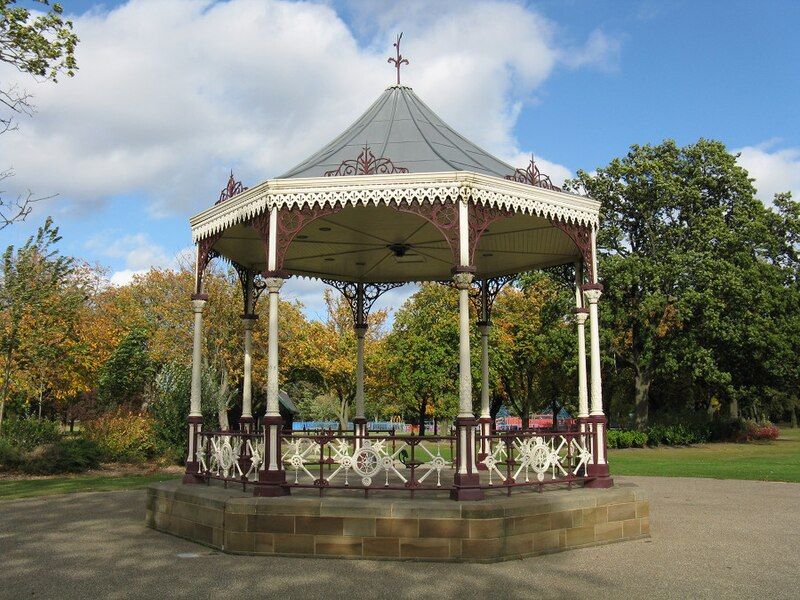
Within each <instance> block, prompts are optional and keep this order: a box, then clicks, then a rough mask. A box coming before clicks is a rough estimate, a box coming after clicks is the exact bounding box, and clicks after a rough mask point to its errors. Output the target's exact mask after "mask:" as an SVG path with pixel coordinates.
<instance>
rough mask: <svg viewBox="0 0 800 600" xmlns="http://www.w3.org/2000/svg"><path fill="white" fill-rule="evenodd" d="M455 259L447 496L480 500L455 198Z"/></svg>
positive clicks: (462, 237) (464, 258) (464, 255)
mask: <svg viewBox="0 0 800 600" xmlns="http://www.w3.org/2000/svg"><path fill="white" fill-rule="evenodd" d="M458 208H459V246H460V247H459V262H460V266H458V267H456V268H455V269H454V271H455V273H454V274H453V281H454V282H455V285H456V287H457V288H458V350H459V352H458V359H459V360H458V383H459V385H458V418H457V419H456V461H455V462H456V465H455V466H456V472H455V475H454V476H453V489H452V490H451V491H450V497H451V498H452V499H454V500H481V499H483V490H482V489H481V488H480V476H479V474H478V469H477V467H476V465H475V426H476V425H477V421H476V420H475V415H474V414H473V413H472V372H471V370H470V350H469V290H470V287H471V285H472V278H473V275H472V271H474V269H473V268H472V267H470V266H469V256H470V254H469V205H468V204H467V202H466V201H464V200H459V202H458Z"/></svg>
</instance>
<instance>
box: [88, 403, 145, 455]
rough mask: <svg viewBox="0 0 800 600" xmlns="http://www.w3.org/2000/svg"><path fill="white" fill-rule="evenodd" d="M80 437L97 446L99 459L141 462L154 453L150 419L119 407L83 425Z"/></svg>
mask: <svg viewBox="0 0 800 600" xmlns="http://www.w3.org/2000/svg"><path fill="white" fill-rule="evenodd" d="M83 435H84V437H85V438H86V439H88V440H91V441H93V442H95V443H96V444H97V446H98V447H99V448H100V451H101V452H102V456H103V459H104V460H106V461H112V462H143V461H145V460H147V459H148V458H152V457H153V456H154V455H155V451H156V438H155V433H154V430H153V418H152V417H151V416H150V415H148V414H147V413H137V412H132V411H127V410H124V409H121V408H118V409H116V410H113V411H111V412H108V413H106V414H104V415H102V416H101V417H98V418H97V419H94V420H92V421H89V422H88V423H85V424H84V428H83Z"/></svg>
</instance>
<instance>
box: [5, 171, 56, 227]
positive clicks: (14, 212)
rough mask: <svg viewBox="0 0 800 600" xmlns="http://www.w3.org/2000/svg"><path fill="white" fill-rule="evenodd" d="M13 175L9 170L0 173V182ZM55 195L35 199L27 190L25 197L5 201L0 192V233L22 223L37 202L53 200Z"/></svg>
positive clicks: (20, 196)
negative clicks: (10, 226)
mask: <svg viewBox="0 0 800 600" xmlns="http://www.w3.org/2000/svg"><path fill="white" fill-rule="evenodd" d="M13 175H14V171H13V170H11V169H7V170H6V171H0V181H3V180H4V179H8V178H9V177H13ZM57 195H58V194H53V195H51V196H39V197H36V196H34V195H33V192H31V191H30V190H28V194H27V195H26V196H22V195H19V196H17V197H16V199H14V200H7V199H6V198H3V191H2V190H0V231H3V229H5V228H6V227H8V226H9V225H13V224H14V223H18V222H21V221H24V220H25V219H26V218H27V216H28V215H29V214H31V211H32V210H33V205H34V204H36V203H37V202H41V201H42V200H49V199H50V198H55V197H56V196H57Z"/></svg>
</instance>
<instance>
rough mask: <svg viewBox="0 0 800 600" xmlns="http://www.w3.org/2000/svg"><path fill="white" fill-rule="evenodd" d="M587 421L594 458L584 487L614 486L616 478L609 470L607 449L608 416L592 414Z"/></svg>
mask: <svg viewBox="0 0 800 600" xmlns="http://www.w3.org/2000/svg"><path fill="white" fill-rule="evenodd" d="M586 421H587V425H588V427H589V432H590V435H591V439H592V459H591V461H590V462H589V464H588V465H587V468H586V475H587V476H588V477H589V478H590V479H588V480H587V481H586V483H585V484H584V487H588V488H609V487H612V486H613V485H614V480H613V479H612V478H611V476H610V473H609V470H608V459H607V456H608V455H607V451H606V450H607V446H606V418H605V416H604V415H590V416H589V417H587V419H586Z"/></svg>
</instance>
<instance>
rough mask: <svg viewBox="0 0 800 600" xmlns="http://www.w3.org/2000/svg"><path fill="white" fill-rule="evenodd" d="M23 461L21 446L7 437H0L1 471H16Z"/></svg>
mask: <svg viewBox="0 0 800 600" xmlns="http://www.w3.org/2000/svg"><path fill="white" fill-rule="evenodd" d="M23 461H24V459H23V453H22V451H21V450H20V449H19V447H17V445H16V444H15V443H14V442H12V441H11V440H10V439H8V438H7V437H0V471H16V470H17V469H19V467H20V465H22V463H23Z"/></svg>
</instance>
